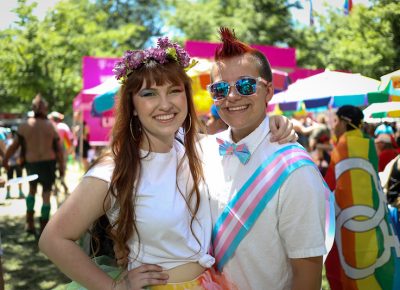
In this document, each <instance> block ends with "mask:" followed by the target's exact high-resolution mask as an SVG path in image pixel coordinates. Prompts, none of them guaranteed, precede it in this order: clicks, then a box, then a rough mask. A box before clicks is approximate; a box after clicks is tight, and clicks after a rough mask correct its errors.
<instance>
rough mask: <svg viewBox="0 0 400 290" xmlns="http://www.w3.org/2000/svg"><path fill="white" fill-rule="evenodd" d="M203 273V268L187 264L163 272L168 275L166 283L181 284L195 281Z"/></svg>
mask: <svg viewBox="0 0 400 290" xmlns="http://www.w3.org/2000/svg"><path fill="white" fill-rule="evenodd" d="M204 271H205V268H204V267H202V266H200V264H199V263H187V264H183V265H180V266H178V267H175V268H172V269H169V270H166V271H165V272H166V273H168V275H169V279H168V283H181V282H187V281H191V280H194V279H196V278H197V277H198V276H200V275H201V274H202V273H203V272H204Z"/></svg>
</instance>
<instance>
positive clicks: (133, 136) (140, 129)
mask: <svg viewBox="0 0 400 290" xmlns="http://www.w3.org/2000/svg"><path fill="white" fill-rule="evenodd" d="M132 122H133V117H131V121H130V122H129V129H130V131H131V136H132V139H133V141H135V142H137V139H136V138H135V135H134V134H133V128H132ZM139 126H140V122H139ZM140 131H142V128H140V127H139V132H140Z"/></svg>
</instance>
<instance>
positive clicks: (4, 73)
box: [0, 0, 144, 112]
mask: <svg viewBox="0 0 400 290" xmlns="http://www.w3.org/2000/svg"><path fill="white" fill-rule="evenodd" d="M34 5H36V4H32V5H28V4H26V0H19V7H18V8H17V9H16V13H17V14H18V17H19V21H18V26H16V27H15V28H10V29H6V30H3V31H0V47H1V49H0V61H1V63H2V68H3V69H2V70H1V71H0V98H1V99H2V100H3V99H5V98H8V100H12V101H11V102H9V103H5V102H1V104H0V111H6V110H10V111H19V112H21V111H22V112H23V111H26V110H28V109H29V104H30V101H31V100H32V98H33V97H34V96H35V94H36V93H39V92H40V93H41V94H42V95H43V96H44V97H45V98H46V100H47V101H48V102H49V105H50V109H51V110H59V111H62V112H70V111H71V110H72V108H71V104H72V99H73V98H74V97H75V95H76V94H77V93H78V92H79V91H80V90H81V62H82V57H83V56H85V55H91V56H120V55H121V53H122V51H124V50H126V49H128V48H129V47H128V46H127V44H126V43H127V42H128V40H134V39H138V38H139V37H140V32H141V31H143V30H144V28H143V27H141V26H138V25H135V24H121V26H119V27H118V28H107V25H106V23H107V19H108V15H107V13H106V12H104V11H103V10H99V9H96V6H95V5H94V4H93V3H91V1H89V0H83V1H81V0H69V1H61V2H59V3H58V4H57V5H56V6H55V8H54V9H53V10H52V11H51V12H50V13H48V14H47V15H46V17H45V19H44V20H43V21H38V20H37V19H36V18H35V17H34V16H33V15H32V10H33V8H34Z"/></svg>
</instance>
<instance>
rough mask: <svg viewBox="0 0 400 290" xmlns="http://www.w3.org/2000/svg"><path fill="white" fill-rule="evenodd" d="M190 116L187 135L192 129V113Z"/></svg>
mask: <svg viewBox="0 0 400 290" xmlns="http://www.w3.org/2000/svg"><path fill="white" fill-rule="evenodd" d="M188 116H189V129H188V130H187V131H186V130H185V135H186V134H187V133H189V131H190V129H192V116H191V115H190V113H189V114H188Z"/></svg>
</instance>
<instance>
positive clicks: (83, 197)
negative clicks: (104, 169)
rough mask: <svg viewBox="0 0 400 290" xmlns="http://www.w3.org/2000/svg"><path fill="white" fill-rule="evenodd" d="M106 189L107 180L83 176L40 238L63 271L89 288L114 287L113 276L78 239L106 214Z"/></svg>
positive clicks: (40, 241) (53, 260)
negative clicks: (104, 206)
mask: <svg viewBox="0 0 400 290" xmlns="http://www.w3.org/2000/svg"><path fill="white" fill-rule="evenodd" d="M106 193H107V183H106V182H105V181H102V180H100V179H97V178H92V177H87V178H84V179H83V180H82V182H81V183H80V184H79V185H78V186H77V188H76V189H75V190H74V192H73V193H72V194H71V196H70V197H69V198H68V199H67V200H66V201H65V202H64V203H63V205H62V206H61V207H60V208H59V209H58V211H57V212H56V214H55V215H54V216H53V217H52V218H51V219H50V221H49V223H48V224H47V226H46V228H45V229H44V231H43V233H42V235H41V237H40V240H39V247H40V250H41V251H42V252H43V253H44V254H46V255H47V256H48V257H49V259H50V260H51V261H52V262H53V263H54V264H55V265H57V267H59V268H60V270H61V271H62V272H63V273H65V274H66V275H67V276H68V277H70V278H71V279H73V280H75V281H77V282H78V283H80V284H82V285H83V286H84V287H86V288H88V289H96V290H97V289H112V285H113V280H112V279H111V278H110V277H109V276H108V275H107V274H105V273H104V272H103V271H102V270H100V269H99V268H98V267H97V266H96V265H95V264H94V263H93V262H92V261H91V259H90V258H89V257H88V256H87V255H86V254H85V252H83V250H82V249H81V248H80V247H79V245H78V244H77V243H75V241H76V240H78V239H79V238H80V237H81V235H82V234H83V233H84V232H85V231H86V230H87V229H88V228H89V227H90V226H91V225H92V223H93V222H94V221H95V220H96V219H97V218H99V217H100V216H101V215H103V214H104V211H103V201H104V198H105V196H106ZM106 206H107V207H109V206H110V205H109V204H106Z"/></svg>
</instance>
